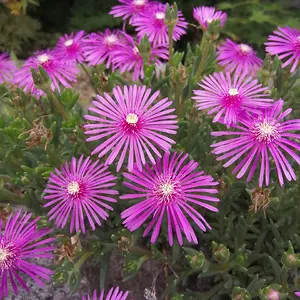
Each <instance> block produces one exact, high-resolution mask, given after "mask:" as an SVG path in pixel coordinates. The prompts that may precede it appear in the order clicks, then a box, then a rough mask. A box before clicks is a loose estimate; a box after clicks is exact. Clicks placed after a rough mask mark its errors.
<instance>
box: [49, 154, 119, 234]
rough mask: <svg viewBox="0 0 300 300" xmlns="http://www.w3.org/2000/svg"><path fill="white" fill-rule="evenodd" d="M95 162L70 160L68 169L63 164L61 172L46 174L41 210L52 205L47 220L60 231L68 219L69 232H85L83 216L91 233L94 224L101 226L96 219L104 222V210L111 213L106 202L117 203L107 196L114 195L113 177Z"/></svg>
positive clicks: (105, 217) (105, 213)
mask: <svg viewBox="0 0 300 300" xmlns="http://www.w3.org/2000/svg"><path fill="white" fill-rule="evenodd" d="M107 169H108V167H105V166H104V165H102V164H99V162H98V161H95V162H92V161H91V159H90V158H89V157H88V158H86V159H85V160H83V157H82V156H81V157H80V159H79V160H78V161H76V159H75V158H74V157H73V158H72V161H71V165H70V167H69V165H68V163H67V162H66V163H65V164H64V165H63V166H62V168H61V171H59V170H58V169H55V172H54V173H51V174H50V177H49V182H48V185H47V187H46V189H45V191H44V193H45V196H44V197H43V199H44V200H48V202H47V203H46V204H45V205H44V207H49V206H52V209H51V210H50V211H49V213H48V216H50V219H49V220H55V224H56V225H57V226H58V227H60V228H64V227H65V225H66V223H67V221H68V219H69V217H71V224H70V232H71V233H72V232H73V230H74V229H75V231H76V232H78V231H79V230H82V232H83V233H85V224H84V217H85V216H86V217H87V220H88V221H89V224H90V226H91V228H92V230H95V229H96V226H95V223H96V224H97V225H98V226H101V221H100V219H103V220H106V219H107V218H108V213H107V212H106V211H105V209H109V210H113V209H112V207H111V206H110V205H108V204H107V203H106V202H117V201H116V200H115V199H114V198H112V197H111V195H117V194H118V192H117V191H115V190H113V189H111V188H112V187H113V186H115V185H116V183H115V179H116V178H117V177H115V176H113V175H112V174H111V173H110V172H109V171H108V170H107Z"/></svg>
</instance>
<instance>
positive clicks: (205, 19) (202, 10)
mask: <svg viewBox="0 0 300 300" xmlns="http://www.w3.org/2000/svg"><path fill="white" fill-rule="evenodd" d="M193 16H194V18H195V19H196V20H197V21H198V22H199V24H200V26H201V28H202V29H203V30H206V29H207V28H208V26H209V24H210V23H212V22H214V21H220V27H221V28H223V27H224V25H225V23H226V20H227V14H226V13H224V12H222V11H216V9H215V8H214V7H208V6H200V7H196V8H194V9H193Z"/></svg>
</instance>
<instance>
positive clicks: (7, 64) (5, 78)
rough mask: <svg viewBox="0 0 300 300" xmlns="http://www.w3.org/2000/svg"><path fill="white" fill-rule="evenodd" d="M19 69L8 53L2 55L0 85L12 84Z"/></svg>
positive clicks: (0, 57)
mask: <svg viewBox="0 0 300 300" xmlns="http://www.w3.org/2000/svg"><path fill="white" fill-rule="evenodd" d="M16 70H17V67H16V65H15V63H14V62H13V61H12V60H11V59H10V57H9V55H8V54H6V53H2V54H0V84H1V83H3V82H11V81H12V79H13V74H14V73H15V72H16Z"/></svg>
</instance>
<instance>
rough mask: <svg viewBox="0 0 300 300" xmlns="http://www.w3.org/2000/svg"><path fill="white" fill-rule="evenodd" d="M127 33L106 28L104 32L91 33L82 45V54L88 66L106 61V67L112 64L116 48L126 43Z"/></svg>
mask: <svg viewBox="0 0 300 300" xmlns="http://www.w3.org/2000/svg"><path fill="white" fill-rule="evenodd" d="M128 38H129V35H127V34H126V33H125V32H122V31H119V30H114V31H111V30H109V29H106V30H105V32H104V33H102V32H99V33H91V34H90V35H89V36H88V38H87V39H86V41H85V46H84V47H83V50H84V55H85V57H86V60H87V62H88V63H89V65H90V66H95V65H99V64H102V63H104V62H106V68H109V67H110V66H111V65H112V58H113V57H114V53H115V51H116V50H118V49H120V48H121V46H122V47H125V46H126V44H127V43H128Z"/></svg>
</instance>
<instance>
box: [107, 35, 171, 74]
mask: <svg viewBox="0 0 300 300" xmlns="http://www.w3.org/2000/svg"><path fill="white" fill-rule="evenodd" d="M150 51H151V53H150V61H148V62H144V59H143V56H142V54H141V53H140V51H139V48H138V47H137V45H136V44H135V42H134V40H133V38H131V37H130V36H127V43H126V44H125V43H124V45H123V47H119V48H118V49H116V50H115V51H114V52H113V58H112V62H113V65H114V68H118V69H119V70H120V73H121V74H122V73H124V72H130V71H133V76H132V79H133V80H138V79H139V78H142V79H143V78H144V65H145V63H150V64H151V63H152V62H156V64H157V65H160V64H161V63H162V62H161V61H160V60H159V59H164V60H167V59H168V58H169V51H168V48H167V46H166V45H157V46H152V47H151V49H150Z"/></svg>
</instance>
